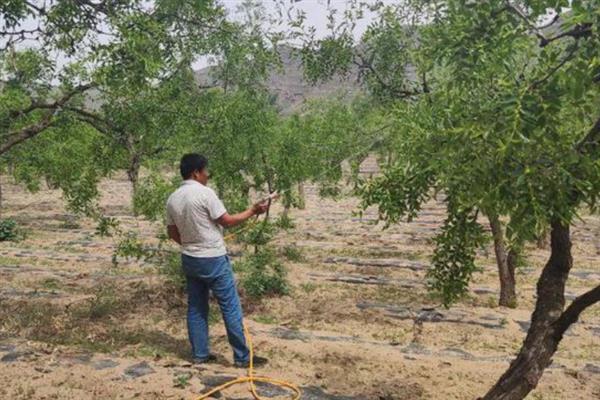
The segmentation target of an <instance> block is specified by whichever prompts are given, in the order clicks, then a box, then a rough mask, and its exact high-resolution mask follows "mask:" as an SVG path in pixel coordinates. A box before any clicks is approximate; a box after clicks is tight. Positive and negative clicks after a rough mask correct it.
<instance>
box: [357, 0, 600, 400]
mask: <svg viewBox="0 0 600 400" xmlns="http://www.w3.org/2000/svg"><path fill="white" fill-rule="evenodd" d="M594 3H595V2H592V1H581V2H571V3H568V2H566V1H565V2H561V1H559V2H555V1H554V2H549V1H518V2H516V1H515V2H513V1H507V0H497V1H490V2H484V3H479V2H470V1H460V0H457V1H437V2H423V1H410V2H406V3H404V4H403V7H405V8H410V10H411V11H412V12H414V13H416V14H418V15H419V21H421V23H420V27H419V28H418V29H417V31H418V39H419V40H418V42H419V45H418V46H417V48H416V49H415V51H414V58H413V60H417V61H418V60H426V62H425V61H424V62H422V63H420V64H419V63H418V62H415V64H414V65H416V67H417V68H416V71H417V74H416V75H417V76H420V75H422V74H425V75H426V76H428V77H429V79H428V84H427V87H428V89H429V90H428V91H427V92H426V93H424V95H421V96H414V97H412V100H411V101H408V102H400V103H398V102H396V103H395V119H396V121H397V123H396V125H395V126H396V127H397V128H396V129H397V131H396V137H397V140H396V141H395V142H394V146H395V148H396V150H397V153H398V157H397V159H398V160H399V161H398V162H396V163H394V164H393V165H391V166H390V167H389V168H386V169H384V171H383V174H382V176H381V177H378V178H375V179H373V180H371V181H369V182H366V183H365V185H364V187H363V200H364V202H365V205H369V204H376V205H378V206H379V209H380V212H381V215H382V217H383V218H384V219H386V220H387V221H388V222H394V221H396V220H397V219H399V218H401V217H404V216H408V217H409V218H410V217H412V216H414V215H416V214H417V213H418V211H419V209H420V205H421V204H422V203H423V201H425V200H427V199H428V198H429V197H430V196H431V195H432V194H433V193H432V191H431V190H432V189H436V190H437V191H443V193H444V195H445V201H446V203H447V209H448V217H447V219H446V221H445V223H444V226H443V227H442V231H441V233H440V235H438V236H437V238H436V245H437V246H436V251H435V254H434V257H433V265H432V268H431V269H430V271H429V273H428V276H429V279H430V285H431V287H432V289H434V290H435V291H437V292H439V293H440V294H441V295H442V296H443V299H444V301H445V303H451V302H452V301H454V300H456V299H457V298H458V296H460V294H461V293H463V292H464V291H465V290H466V287H467V284H468V282H469V280H470V277H471V275H472V273H473V272H474V271H475V270H476V267H475V265H474V256H475V249H476V248H477V247H478V246H480V245H481V243H482V242H481V239H482V229H481V226H480V225H479V224H478V222H477V216H478V215H479V213H480V212H482V213H484V214H486V215H487V216H488V217H491V222H492V224H496V223H497V221H498V219H497V218H499V217H503V218H505V219H506V221H507V222H506V224H507V225H506V235H507V237H508V240H509V243H510V245H511V248H513V249H518V248H519V246H520V245H521V243H522V241H526V240H534V239H535V238H536V237H539V236H540V235H541V234H543V232H544V230H545V229H547V227H548V226H549V227H550V232H551V256H550V258H549V260H548V262H547V263H546V265H545V267H544V268H543V270H542V273H541V276H540V279H539V281H538V284H537V300H536V305H535V310H534V312H533V314H532V321H531V328H530V329H529V331H528V333H527V336H526V338H525V341H524V342H523V345H522V348H521V350H520V352H519V354H518V355H517V357H516V359H515V360H514V361H513V362H512V363H511V366H510V367H509V369H508V370H507V371H506V373H505V374H504V375H503V376H502V377H501V378H500V379H499V380H498V382H497V384H496V385H495V386H494V387H493V388H492V389H491V390H490V391H489V392H488V393H487V394H486V395H485V396H484V398H485V399H522V398H524V397H525V396H526V395H527V394H528V393H529V392H530V391H531V390H532V389H533V388H535V386H536V385H537V383H538V381H539V379H540V377H541V376H542V373H543V371H544V369H545V368H546V367H547V366H548V365H549V364H550V363H551V360H552V356H553V354H554V352H555V351H556V349H557V347H558V344H559V343H560V341H561V339H562V336H563V334H564V332H565V331H566V329H568V327H569V326H570V325H571V324H572V323H574V322H575V321H576V320H577V319H578V317H579V315H580V314H581V312H583V311H584V310H585V309H586V308H588V307H589V306H591V305H592V304H595V303H597V302H598V301H600V286H598V287H595V288H594V289H591V290H589V291H588V292H586V293H584V294H582V295H581V296H579V297H577V298H576V299H575V300H574V301H573V302H572V303H571V304H570V305H569V306H568V307H566V308H565V298H564V290H565V284H566V280H567V277H568V274H569V270H570V268H571V266H572V257H571V251H570V249H571V239H570V235H569V226H570V224H571V222H572V221H573V219H574V218H576V216H577V214H578V213H579V212H580V210H581V209H582V208H584V207H585V208H588V209H589V210H591V211H592V212H595V211H596V210H597V208H596V199H597V197H598V194H599V193H600V192H599V191H600V175H599V174H600V169H599V167H598V165H599V163H598V158H599V157H600V120H598V117H599V116H598V115H597V110H598V104H599V103H598V102H599V101H600V93H599V91H598V82H600V68H599V65H600V64H599V59H598V53H597V49H598V48H600V47H599V44H600V43H599V40H600V35H599V34H598V29H599V27H600V19H599V15H598V13H597V5H595V4H594ZM569 6H570V7H571V8H570V9H566V8H567V7H569ZM409 13H410V12H409ZM494 230H495V232H496V235H497V236H500V230H498V229H497V227H496V228H494ZM500 253H501V252H500ZM508 272H510V271H508Z"/></svg>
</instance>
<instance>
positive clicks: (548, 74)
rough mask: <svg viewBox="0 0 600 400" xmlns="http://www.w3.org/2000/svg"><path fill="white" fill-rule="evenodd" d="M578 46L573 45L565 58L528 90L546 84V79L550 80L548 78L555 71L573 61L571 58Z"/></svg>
mask: <svg viewBox="0 0 600 400" xmlns="http://www.w3.org/2000/svg"><path fill="white" fill-rule="evenodd" d="M577 49H578V46H577V44H574V45H573V46H572V47H571V50H570V51H569V54H567V55H566V56H565V58H563V59H562V60H561V61H560V62H559V63H558V64H557V65H555V66H554V67H553V68H551V69H550V71H548V73H547V74H546V75H545V76H544V77H543V78H541V79H539V80H537V81H535V82H533V83H532V84H531V85H529V90H532V89H535V88H537V87H538V86H540V85H541V84H542V83H544V82H546V81H547V80H548V79H550V77H551V76H552V75H554V74H555V73H556V71H558V70H559V69H561V68H562V67H563V66H564V65H565V64H566V63H568V62H569V61H571V60H572V59H573V56H574V55H575V52H576V51H577Z"/></svg>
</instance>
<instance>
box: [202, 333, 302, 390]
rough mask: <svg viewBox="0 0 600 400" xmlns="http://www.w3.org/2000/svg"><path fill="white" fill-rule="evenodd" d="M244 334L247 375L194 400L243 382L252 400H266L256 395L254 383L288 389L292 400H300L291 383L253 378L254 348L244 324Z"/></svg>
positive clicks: (258, 377) (262, 377) (296, 387)
mask: <svg viewBox="0 0 600 400" xmlns="http://www.w3.org/2000/svg"><path fill="white" fill-rule="evenodd" d="M244 333H245V334H246V340H247V341H248V348H249V349H250V366H249V367H248V375H247V376H240V377H239V378H235V379H232V380H230V381H229V382H225V383H224V384H222V385H220V386H217V387H216V388H213V389H211V390H210V391H208V392H206V393H204V394H202V395H201V396H200V397H198V398H197V399H196V400H204V399H206V398H208V397H210V396H212V395H213V394H215V393H217V392H220V391H222V390H223V389H226V388H228V387H229V386H233V385H237V384H238V383H244V382H249V383H250V392H251V393H252V396H254V398H255V399H256V400H266V399H265V398H264V397H260V396H259V395H258V393H256V386H255V385H254V382H268V383H271V384H273V385H277V386H281V387H285V388H288V389H290V390H292V391H293V392H294V395H293V396H294V397H292V399H293V400H298V399H299V398H300V395H301V393H302V392H301V391H300V388H298V386H296V385H294V384H293V383H289V382H286V381H280V380H277V379H272V378H269V377H266V376H254V365H253V361H254V360H253V359H254V348H253V347H252V338H251V337H250V333H249V332H248V327H247V326H246V324H244Z"/></svg>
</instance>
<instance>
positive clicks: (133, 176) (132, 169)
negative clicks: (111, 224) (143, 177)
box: [127, 154, 141, 214]
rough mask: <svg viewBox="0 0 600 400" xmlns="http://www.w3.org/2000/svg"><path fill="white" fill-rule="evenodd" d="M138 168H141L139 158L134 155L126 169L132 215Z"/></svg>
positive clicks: (138, 173) (138, 174)
mask: <svg viewBox="0 0 600 400" xmlns="http://www.w3.org/2000/svg"><path fill="white" fill-rule="evenodd" d="M140 166H141V160H140V157H139V156H138V155H137V154H134V155H133V156H132V157H131V159H130V161H129V167H128V168H127V178H128V179H129V182H130V183H131V207H132V209H133V212H134V214H135V207H134V199H135V196H136V193H137V189H138V181H139V176H140Z"/></svg>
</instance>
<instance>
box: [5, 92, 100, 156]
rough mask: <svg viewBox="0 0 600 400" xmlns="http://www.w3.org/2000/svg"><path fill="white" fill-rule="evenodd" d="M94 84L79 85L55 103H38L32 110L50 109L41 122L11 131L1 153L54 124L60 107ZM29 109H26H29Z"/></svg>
mask: <svg viewBox="0 0 600 400" xmlns="http://www.w3.org/2000/svg"><path fill="white" fill-rule="evenodd" d="M93 86H95V84H93V83H88V84H85V85H79V86H77V87H75V88H74V89H73V90H71V91H70V92H68V93H66V94H65V95H63V97H61V98H60V99H58V100H56V101H55V102H54V103H51V104H45V103H44V104H36V107H35V108H32V110H33V109H48V110H49V111H48V112H46V113H45V115H44V116H43V117H42V118H41V120H40V121H39V122H37V123H35V124H33V125H29V126H26V127H24V128H21V129H19V130H16V131H13V132H9V133H8V135H6V140H4V141H3V143H2V144H1V145H0V155H2V154H4V153H6V152H7V151H9V150H10V149H11V148H13V147H14V146H16V145H18V144H19V143H22V142H24V141H26V140H28V139H31V138H32V137H34V136H36V135H37V134H39V133H40V132H42V131H44V130H45V129H47V128H48V127H49V126H50V125H52V123H53V118H54V115H55V114H56V113H57V112H58V110H59V109H60V108H62V107H63V106H64V105H65V104H66V103H67V102H68V101H69V100H70V99H71V98H72V97H73V96H75V95H76V94H78V93H83V92H84V91H86V90H88V89H90V88H91V87H93ZM29 108H31V106H30V107H28V109H29ZM28 109H26V110H24V111H27V110H28ZM32 110H29V111H27V112H31V111H32Z"/></svg>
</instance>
